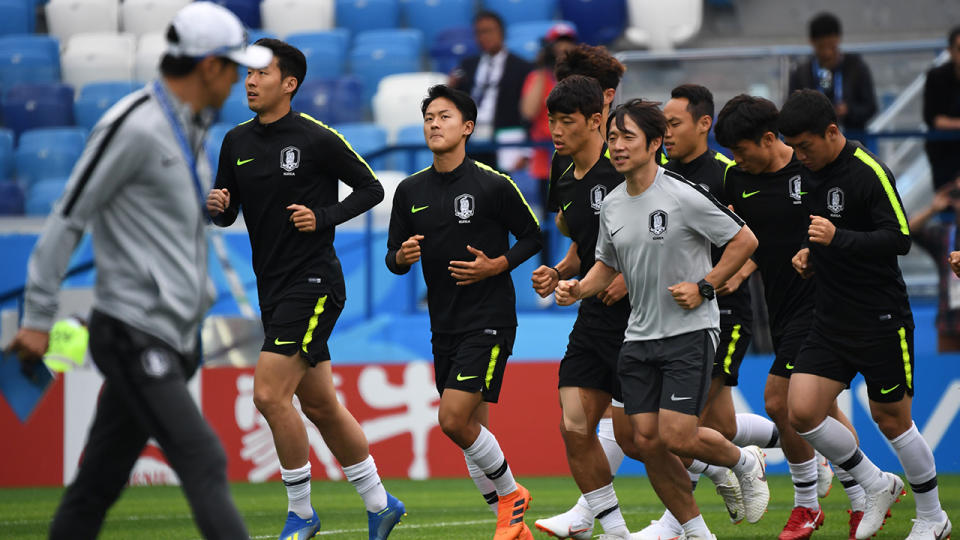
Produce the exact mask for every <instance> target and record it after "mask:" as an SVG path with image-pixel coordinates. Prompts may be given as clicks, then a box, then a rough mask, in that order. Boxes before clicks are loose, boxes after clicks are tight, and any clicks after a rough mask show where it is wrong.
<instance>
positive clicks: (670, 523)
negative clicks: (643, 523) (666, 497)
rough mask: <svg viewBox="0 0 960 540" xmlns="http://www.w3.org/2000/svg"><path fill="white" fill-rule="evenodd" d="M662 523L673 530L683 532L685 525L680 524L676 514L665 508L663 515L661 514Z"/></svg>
mask: <svg viewBox="0 0 960 540" xmlns="http://www.w3.org/2000/svg"><path fill="white" fill-rule="evenodd" d="M659 521H660V525H662V526H664V527H667V528H669V529H670V530H671V531H673V532H677V533H679V532H683V525H681V524H680V521H679V520H678V519H677V517H676V516H674V515H673V513H671V512H670V511H669V510H664V511H663V515H662V516H660V519H659Z"/></svg>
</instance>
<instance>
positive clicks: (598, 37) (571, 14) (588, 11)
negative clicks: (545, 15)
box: [560, 0, 627, 45]
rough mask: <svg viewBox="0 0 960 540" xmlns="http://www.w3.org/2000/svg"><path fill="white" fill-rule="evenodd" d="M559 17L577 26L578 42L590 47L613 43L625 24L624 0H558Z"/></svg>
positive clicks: (625, 6)
mask: <svg viewBox="0 0 960 540" xmlns="http://www.w3.org/2000/svg"><path fill="white" fill-rule="evenodd" d="M560 13H561V16H562V17H563V18H564V19H566V20H568V21H573V22H574V23H575V24H576V25H577V30H578V35H579V37H580V41H582V42H584V43H589V44H591V45H601V44H607V43H611V42H613V41H614V40H615V39H617V38H618V37H620V34H621V33H623V29H624V27H625V26H626V22H627V3H626V2H625V1H624V0H560Z"/></svg>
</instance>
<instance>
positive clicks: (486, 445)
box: [463, 426, 517, 497]
mask: <svg viewBox="0 0 960 540" xmlns="http://www.w3.org/2000/svg"><path fill="white" fill-rule="evenodd" d="M463 453H464V454H465V455H466V456H467V457H468V458H470V460H471V461H473V462H474V463H476V464H477V467H480V470H482V471H483V472H484V474H486V475H487V478H489V479H490V480H492V481H493V485H494V486H495V487H496V488H497V495H499V496H501V497H503V496H504V495H509V494H511V493H513V492H514V491H516V490H517V483H516V482H515V481H514V480H513V473H512V472H510V466H509V465H507V459H506V458H505V457H503V451H502V450H501V449H500V443H498V442H497V438H496V437H494V436H493V433H490V432H489V431H488V430H487V428H485V427H483V426H480V435H478V436H477V440H475V441H473V444H471V445H470V447H469V448H467V449H466V450H464V451H463Z"/></svg>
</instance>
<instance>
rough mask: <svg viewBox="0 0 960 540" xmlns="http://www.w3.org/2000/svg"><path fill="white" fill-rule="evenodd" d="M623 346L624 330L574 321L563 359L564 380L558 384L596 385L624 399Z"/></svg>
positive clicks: (562, 385)
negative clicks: (619, 363)
mask: <svg viewBox="0 0 960 540" xmlns="http://www.w3.org/2000/svg"><path fill="white" fill-rule="evenodd" d="M621 345H623V331H620V330H614V331H610V330H597V329H593V328H584V327H583V325H581V324H579V322H577V323H574V325H573V330H571V331H570V338H569V341H568V342H567V352H566V354H564V355H563V360H560V383H559V384H558V385H557V386H558V387H564V386H572V387H575V388H595V389H597V390H603V391H604V392H606V393H608V394H610V395H611V396H612V397H613V399H615V400H617V401H623V395H622V394H621V392H620V379H619V377H617V361H618V360H619V358H620V346H621Z"/></svg>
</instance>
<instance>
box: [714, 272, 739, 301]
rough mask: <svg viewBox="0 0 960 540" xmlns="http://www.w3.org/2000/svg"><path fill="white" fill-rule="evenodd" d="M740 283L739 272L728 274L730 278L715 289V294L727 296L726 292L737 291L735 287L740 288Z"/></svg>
mask: <svg viewBox="0 0 960 540" xmlns="http://www.w3.org/2000/svg"><path fill="white" fill-rule="evenodd" d="M740 285H743V278H742V277H740V274H734V275H732V276H730V279H728V280H727V282H726V283H724V284H723V285H722V286H721V287H720V288H719V289H717V296H727V295H728V294H733V293H735V292H737V289H739V288H740Z"/></svg>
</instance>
